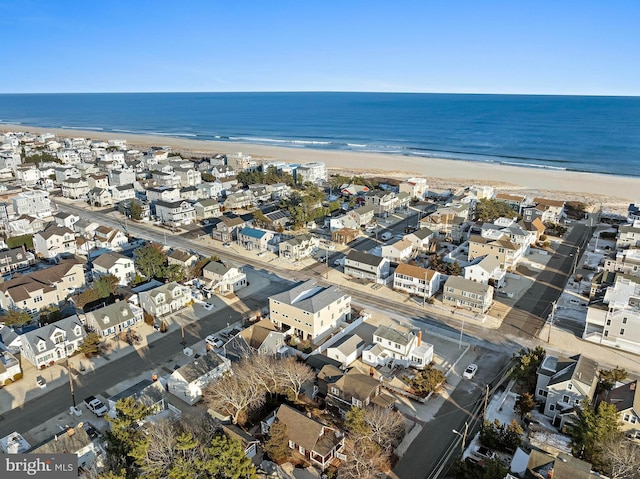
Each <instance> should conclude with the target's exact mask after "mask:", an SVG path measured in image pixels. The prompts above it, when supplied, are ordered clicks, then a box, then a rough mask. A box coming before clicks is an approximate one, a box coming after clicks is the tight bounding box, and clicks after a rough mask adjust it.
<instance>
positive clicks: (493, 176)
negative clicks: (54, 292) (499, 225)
mask: <svg viewBox="0 0 640 479" xmlns="http://www.w3.org/2000/svg"><path fill="white" fill-rule="evenodd" d="M0 130H2V131H5V132H6V131H30V132H33V133H44V132H49V133H53V134H55V135H56V136H60V137H83V138H93V139H105V140H110V139H123V140H126V141H127V143H128V145H130V147H135V146H137V147H146V146H170V147H171V148H172V149H174V150H178V151H185V152H193V153H224V154H233V153H235V152H242V153H243V154H246V155H251V156H252V157H254V158H256V159H260V158H265V159H273V160H283V161H287V162H295V163H309V162H315V161H320V162H324V163H325V164H326V166H327V167H328V168H330V169H336V170H343V171H344V172H345V173H348V174H363V175H367V174H368V175H371V174H376V175H378V176H381V175H385V174H386V175H388V176H391V177H394V178H406V177H409V176H412V175H414V176H424V177H426V178H428V181H429V185H430V186H431V185H436V184H441V185H447V187H450V186H449V185H459V186H462V185H471V184H474V183H482V184H489V185H493V186H495V187H496V188H498V189H500V190H509V191H516V190H523V192H524V191H532V192H539V193H541V194H543V193H547V194H551V195H554V196H558V195H560V196H562V193H564V194H565V195H567V197H568V198H570V197H573V196H575V197H576V199H580V200H582V201H585V200H590V201H588V202H590V203H602V204H610V205H617V206H618V207H620V206H621V205H623V204H625V203H628V202H633V201H637V200H639V199H640V198H639V192H640V178H634V177H626V176H614V175H602V174H593V173H580V172H571V171H564V170H551V169H543V168H525V167H517V166H508V165H498V164H495V163H482V162H472V161H458V160H445V159H436V158H425V157H415V156H402V155H393V154H383V153H361V152H351V151H328V150H314V149H310V148H283V147H276V146H263V145H256V144H243V143H235V142H233V143H232V142H216V141H204V140H194V139H188V138H176V137H167V136H153V135H133V134H121V133H109V132H102V131H93V130H75V129H74V130H65V129H55V128H36V127H28V126H24V125H7V124H4V125H2V126H1V127H0Z"/></svg>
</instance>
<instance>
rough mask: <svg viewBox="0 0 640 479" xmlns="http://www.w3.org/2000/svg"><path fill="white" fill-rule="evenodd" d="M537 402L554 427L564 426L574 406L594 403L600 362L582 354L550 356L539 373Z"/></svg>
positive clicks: (546, 358)
mask: <svg viewBox="0 0 640 479" xmlns="http://www.w3.org/2000/svg"><path fill="white" fill-rule="evenodd" d="M537 376H538V379H537V382H536V394H535V399H536V400H537V401H543V402H544V412H543V414H544V415H545V416H547V417H550V418H552V420H553V421H552V422H553V425H554V426H556V427H560V428H561V427H563V426H564V425H565V423H566V421H567V420H568V417H569V415H570V414H571V413H573V412H574V410H575V407H576V406H579V405H580V404H581V403H582V402H583V401H584V400H585V399H587V400H589V401H591V400H592V399H593V395H594V393H595V391H596V385H597V384H598V363H596V362H595V361H594V360H592V359H589V358H587V357H585V356H583V355H581V354H578V355H576V356H572V357H568V358H565V357H557V356H551V355H547V356H546V357H545V358H544V360H543V361H542V364H541V365H540V367H539V368H538V371H537Z"/></svg>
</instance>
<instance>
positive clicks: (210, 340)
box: [204, 334, 224, 348]
mask: <svg viewBox="0 0 640 479" xmlns="http://www.w3.org/2000/svg"><path fill="white" fill-rule="evenodd" d="M204 340H205V341H206V343H207V344H208V345H210V346H213V347H214V348H221V347H222V346H223V345H224V341H222V339H220V338H218V337H217V336H215V335H214V334H210V335H209V336H207V337H206V338H204Z"/></svg>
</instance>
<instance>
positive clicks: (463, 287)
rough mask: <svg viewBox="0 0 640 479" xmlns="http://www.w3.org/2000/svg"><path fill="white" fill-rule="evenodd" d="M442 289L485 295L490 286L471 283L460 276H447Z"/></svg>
mask: <svg viewBox="0 0 640 479" xmlns="http://www.w3.org/2000/svg"><path fill="white" fill-rule="evenodd" d="M444 287H445V288H454V289H457V290H460V291H468V292H470V293H476V294H480V295H486V294H487V292H488V291H489V288H490V287H491V286H489V285H487V284H483V283H476V282H475V281H471V280H470V279H465V278H462V277H460V276H449V278H448V279H447V282H446V283H445V285H444Z"/></svg>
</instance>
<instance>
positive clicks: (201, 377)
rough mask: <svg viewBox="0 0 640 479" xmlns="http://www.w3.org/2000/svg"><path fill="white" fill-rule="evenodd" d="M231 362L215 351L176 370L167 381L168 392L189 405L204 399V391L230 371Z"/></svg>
mask: <svg viewBox="0 0 640 479" xmlns="http://www.w3.org/2000/svg"><path fill="white" fill-rule="evenodd" d="M230 366H231V361H229V360H228V359H227V358H223V357H222V356H220V355H218V354H217V353H216V352H214V351H209V352H207V354H205V355H203V356H200V357H199V358H197V359H194V360H193V361H191V362H190V363H187V364H185V365H184V366H182V367H180V368H178V369H176V370H175V371H174V372H173V373H172V374H171V376H169V379H168V380H167V389H168V391H169V392H170V393H171V394H173V395H174V396H176V397H177V398H180V399H181V400H182V401H184V402H186V403H187V404H191V405H193V404H195V403H197V402H198V401H200V400H201V399H202V390H203V389H204V388H205V387H206V386H207V385H208V384H209V383H210V382H212V381H215V380H217V379H219V378H220V377H221V376H222V375H223V374H224V373H225V372H226V371H228V370H229V367H230Z"/></svg>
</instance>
